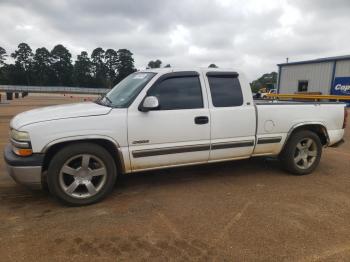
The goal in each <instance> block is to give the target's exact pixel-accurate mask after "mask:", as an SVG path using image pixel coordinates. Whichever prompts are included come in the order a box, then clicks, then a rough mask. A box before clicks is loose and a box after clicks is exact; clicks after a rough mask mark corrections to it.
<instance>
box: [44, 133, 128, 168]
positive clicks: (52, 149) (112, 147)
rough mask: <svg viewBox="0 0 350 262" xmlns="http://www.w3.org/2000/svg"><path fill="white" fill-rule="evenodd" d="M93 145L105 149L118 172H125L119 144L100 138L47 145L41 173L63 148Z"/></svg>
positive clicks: (85, 138)
mask: <svg viewBox="0 0 350 262" xmlns="http://www.w3.org/2000/svg"><path fill="white" fill-rule="evenodd" d="M84 142H85V143H86V142H88V143H94V144H97V145H100V146H102V147H103V148H105V149H106V150H107V151H108V152H109V153H110V154H111V156H112V158H113V159H114V161H115V164H116V167H117V170H118V172H120V173H124V172H125V165H124V159H123V154H122V152H121V151H120V150H119V149H120V147H119V144H118V143H116V142H115V141H114V140H112V139H108V138H104V137H103V138H102V137H88V138H87V137H78V138H77V137H75V138H70V139H68V140H65V141H62V140H57V141H53V142H51V143H49V144H47V145H46V146H45V147H44V148H43V150H42V153H44V154H45V156H44V163H43V168H42V171H43V173H45V172H46V171H47V169H48V166H49V163H50V161H51V159H52V157H53V156H54V155H55V154H56V153H57V152H58V151H59V150H60V149H62V148H63V147H65V146H67V145H71V144H76V143H84Z"/></svg>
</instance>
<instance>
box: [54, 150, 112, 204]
mask: <svg viewBox="0 0 350 262" xmlns="http://www.w3.org/2000/svg"><path fill="white" fill-rule="evenodd" d="M106 178H107V169H106V166H105V164H104V163H103V161H102V160H101V159H100V158H98V157H97V156H94V155H91V154H82V155H76V156H74V157H71V158H70V159H68V160H67V161H66V162H65V163H64V165H63V166H62V168H61V170H60V173H59V183H60V186H61V188H62V189H63V191H64V192H65V193H66V194H67V195H69V196H71V197H74V198H80V199H81V198H89V197H92V196H94V195H96V194H97V193H98V192H99V191H100V190H101V189H102V187H103V186H104V184H105V183H106V180H107V179H106Z"/></svg>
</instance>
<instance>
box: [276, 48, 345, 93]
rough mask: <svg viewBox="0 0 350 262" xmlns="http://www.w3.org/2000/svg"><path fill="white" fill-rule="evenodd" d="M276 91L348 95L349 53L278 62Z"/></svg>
mask: <svg viewBox="0 0 350 262" xmlns="http://www.w3.org/2000/svg"><path fill="white" fill-rule="evenodd" d="M278 68H279V70H278V71H279V74H278V84H277V88H278V93H281V94H294V93H297V92H320V93H322V94H323V95H329V94H333V95H350V55H347V56H336V57H327V58H320V59H315V60H309V61H301V62H291V63H284V64H279V65H278Z"/></svg>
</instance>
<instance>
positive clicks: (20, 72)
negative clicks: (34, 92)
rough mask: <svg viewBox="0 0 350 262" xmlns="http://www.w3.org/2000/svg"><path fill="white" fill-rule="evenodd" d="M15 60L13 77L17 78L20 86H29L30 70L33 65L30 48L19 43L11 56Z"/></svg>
mask: <svg viewBox="0 0 350 262" xmlns="http://www.w3.org/2000/svg"><path fill="white" fill-rule="evenodd" d="M11 57H12V58H13V59H15V67H14V68H13V67H11V68H12V70H15V71H16V72H14V75H16V76H17V77H18V82H19V83H20V84H26V85H30V84H31V69H32V64H33V52H32V49H31V48H30V46H29V45H28V44H26V43H20V44H19V45H18V48H17V50H16V51H15V52H14V53H12V54H11ZM16 82H17V81H16Z"/></svg>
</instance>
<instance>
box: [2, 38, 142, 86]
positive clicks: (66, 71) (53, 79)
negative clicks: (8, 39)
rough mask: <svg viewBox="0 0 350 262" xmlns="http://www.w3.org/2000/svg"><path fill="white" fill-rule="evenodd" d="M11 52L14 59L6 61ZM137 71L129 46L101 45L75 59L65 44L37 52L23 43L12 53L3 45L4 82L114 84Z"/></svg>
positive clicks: (26, 83) (12, 83)
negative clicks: (107, 46) (110, 47)
mask: <svg viewBox="0 0 350 262" xmlns="http://www.w3.org/2000/svg"><path fill="white" fill-rule="evenodd" d="M9 56H10V57H11V58H12V59H13V60H14V63H6V60H7V58H8V57H9ZM135 71H136V69H135V66H134V58H133V53H131V52H130V51H129V50H128V49H119V50H114V49H107V50H104V49H102V48H101V47H98V48H95V49H94V50H93V51H92V53H91V55H90V56H89V54H88V53H87V52H86V51H82V52H81V53H80V54H79V55H77V58H76V60H75V61H74V62H72V54H71V53H70V52H69V50H68V49H67V48H66V47H64V46H63V45H62V44H58V45H56V46H55V47H54V48H53V49H52V50H51V51H49V50H48V49H47V48H45V47H41V48H38V49H36V50H35V52H33V50H32V49H31V47H30V46H29V45H28V44H26V43H20V44H19V45H18V47H17V49H16V50H15V51H14V52H13V53H11V54H10V55H8V54H7V53H6V50H5V49H4V48H2V47H0V84H7V85H36V86H80V87H97V88H111V87H113V86H114V85H115V84H117V83H118V82H120V81H121V80H122V79H123V78H124V77H126V76H128V75H129V74H131V73H133V72H135Z"/></svg>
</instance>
